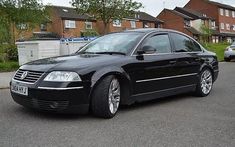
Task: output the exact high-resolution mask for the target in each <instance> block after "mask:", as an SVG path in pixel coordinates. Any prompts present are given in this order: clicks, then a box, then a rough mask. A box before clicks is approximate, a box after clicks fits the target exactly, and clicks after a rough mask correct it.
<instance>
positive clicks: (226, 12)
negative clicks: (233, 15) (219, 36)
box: [225, 9, 229, 17]
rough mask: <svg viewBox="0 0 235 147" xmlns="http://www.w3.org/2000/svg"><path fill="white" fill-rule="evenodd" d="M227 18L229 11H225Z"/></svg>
mask: <svg viewBox="0 0 235 147" xmlns="http://www.w3.org/2000/svg"><path fill="white" fill-rule="evenodd" d="M225 16H227V17H229V10H227V9H226V10H225Z"/></svg>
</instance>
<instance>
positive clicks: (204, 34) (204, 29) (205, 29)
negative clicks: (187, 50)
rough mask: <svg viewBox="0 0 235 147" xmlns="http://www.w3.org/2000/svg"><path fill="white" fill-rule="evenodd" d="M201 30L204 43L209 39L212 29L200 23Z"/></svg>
mask: <svg viewBox="0 0 235 147" xmlns="http://www.w3.org/2000/svg"><path fill="white" fill-rule="evenodd" d="M201 32H202V39H203V41H204V42H205V43H207V42H209V41H210V37H211V35H212V33H213V32H212V30H211V29H210V28H209V27H208V26H206V25H204V24H202V25H201Z"/></svg>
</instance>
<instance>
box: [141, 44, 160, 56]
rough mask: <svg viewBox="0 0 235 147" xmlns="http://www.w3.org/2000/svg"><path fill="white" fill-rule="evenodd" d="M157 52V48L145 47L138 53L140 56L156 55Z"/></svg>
mask: <svg viewBox="0 0 235 147" xmlns="http://www.w3.org/2000/svg"><path fill="white" fill-rule="evenodd" d="M156 51H157V50H156V49H155V48H153V47H152V46H148V45H146V46H143V47H142V49H141V50H139V51H138V52H137V53H138V54H139V55H141V54H153V53H155V52H156Z"/></svg>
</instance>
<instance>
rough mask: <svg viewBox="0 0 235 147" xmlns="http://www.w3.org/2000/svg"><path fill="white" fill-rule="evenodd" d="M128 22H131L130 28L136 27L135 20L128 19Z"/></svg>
mask: <svg viewBox="0 0 235 147" xmlns="http://www.w3.org/2000/svg"><path fill="white" fill-rule="evenodd" d="M130 23H131V28H133V29H134V28H136V22H135V21H130Z"/></svg>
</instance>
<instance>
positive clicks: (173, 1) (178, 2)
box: [42, 0, 235, 16]
mask: <svg viewBox="0 0 235 147" xmlns="http://www.w3.org/2000/svg"><path fill="white" fill-rule="evenodd" d="M42 1H43V3H44V4H51V5H57V6H71V5H70V3H69V2H70V0H42ZM136 1H138V2H141V3H142V4H143V5H144V8H143V9H142V10H141V11H145V12H147V13H149V14H151V15H153V16H157V15H158V14H159V13H160V12H161V11H162V10H163V9H164V8H168V9H174V8H175V7H176V6H177V7H183V6H184V5H185V4H187V2H188V1H189V0H136ZM213 1H216V2H220V3H224V4H228V5H231V6H234V7H235V1H234V0H213Z"/></svg>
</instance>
